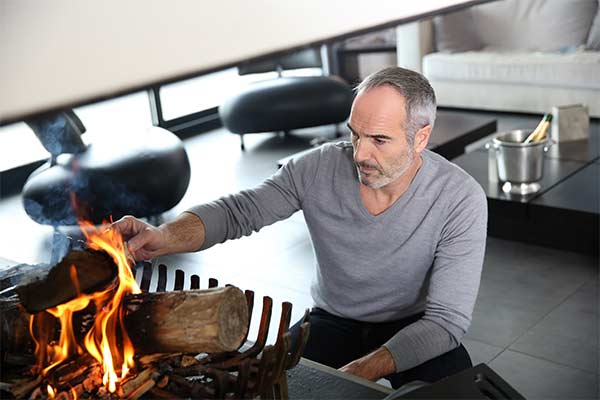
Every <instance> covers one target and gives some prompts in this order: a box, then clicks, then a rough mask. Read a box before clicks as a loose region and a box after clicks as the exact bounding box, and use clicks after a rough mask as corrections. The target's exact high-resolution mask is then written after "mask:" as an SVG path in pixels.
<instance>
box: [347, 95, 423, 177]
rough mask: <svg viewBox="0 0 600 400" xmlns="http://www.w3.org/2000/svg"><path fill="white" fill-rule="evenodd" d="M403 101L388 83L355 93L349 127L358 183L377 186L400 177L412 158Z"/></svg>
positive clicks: (413, 153)
mask: <svg viewBox="0 0 600 400" xmlns="http://www.w3.org/2000/svg"><path fill="white" fill-rule="evenodd" d="M405 121H406V111H405V100H404V97H403V96H402V95H400V94H399V93H398V92H397V91H396V90H395V89H393V88H391V87H389V86H381V87H376V88H373V89H370V90H367V91H365V92H363V93H361V94H359V95H358V96H357V97H356V99H355V100H354V103H353V104H352V112H351V114H350V122H349V123H348V128H350V131H351V134H352V146H353V147H354V163H355V165H356V169H357V171H358V178H359V180H360V182H361V183H362V184H363V185H365V186H367V187H369V188H371V189H379V188H382V187H384V186H386V185H388V184H389V183H391V182H394V181H396V180H397V179H398V178H400V177H401V176H402V175H403V174H404V173H405V172H406V170H407V169H408V168H409V167H410V165H411V164H412V162H413V160H414V159H415V150H414V148H413V147H412V146H410V145H409V143H408V142H407V140H406V133H405V131H404V126H405Z"/></svg>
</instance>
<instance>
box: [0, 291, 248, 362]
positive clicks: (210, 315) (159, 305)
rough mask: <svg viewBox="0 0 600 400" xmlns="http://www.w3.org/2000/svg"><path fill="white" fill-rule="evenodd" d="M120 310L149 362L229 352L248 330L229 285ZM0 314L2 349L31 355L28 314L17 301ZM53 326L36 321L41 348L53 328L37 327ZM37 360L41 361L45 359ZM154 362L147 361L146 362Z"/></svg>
mask: <svg viewBox="0 0 600 400" xmlns="http://www.w3.org/2000/svg"><path fill="white" fill-rule="evenodd" d="M124 307H125V316H124V322H125V325H126V327H127V331H128V332H129V334H130V337H131V340H132V342H133V344H134V347H135V349H136V351H137V352H138V353H141V354H151V355H150V356H147V357H156V358H161V357H169V358H171V357H173V356H174V354H173V353H193V354H195V353H198V352H206V353H212V352H226V351H233V350H236V349H237V348H238V347H239V346H240V345H241V344H242V342H243V340H244V338H245V336H246V330H247V327H248V318H249V315H248V305H247V302H246V297H245V295H244V294H243V293H242V291H241V290H239V289H238V288H236V287H233V286H229V287H225V288H213V289H206V290H192V291H176V292H167V293H165V292H161V293H141V294H136V295H131V296H129V297H127V298H125V300H124ZM0 309H2V311H3V312H2V313H1V314H0V322H1V324H2V325H1V328H2V350H3V351H5V352H7V353H14V354H19V353H21V354H25V353H26V352H29V351H31V350H32V347H33V346H32V340H31V336H30V334H29V319H30V317H31V315H30V314H28V313H27V312H26V311H25V309H24V308H23V307H20V306H19V304H18V302H17V301H16V300H15V299H12V300H10V301H8V300H7V301H2V302H0ZM54 321H56V320H55V319H54V317H52V316H51V315H50V314H48V313H43V314H38V315H37V316H36V319H35V324H34V330H36V331H39V332H41V334H42V335H43V336H44V340H43V342H45V343H50V342H51V341H52V339H53V336H54V329H52V330H48V329H46V330H44V329H38V328H36V325H37V324H46V325H47V326H54V323H55V322H54ZM41 350H45V348H44V347H42V349H41ZM152 353H168V354H165V355H164V356H161V355H155V354H152ZM179 357H181V355H179ZM41 358H42V359H45V355H42V357H41ZM152 361H154V360H153V359H152V358H151V359H149V361H147V362H148V363H149V362H152ZM184 362H185V363H189V364H190V365H191V364H193V363H194V362H195V361H194V360H193V357H186V359H185V360H184Z"/></svg>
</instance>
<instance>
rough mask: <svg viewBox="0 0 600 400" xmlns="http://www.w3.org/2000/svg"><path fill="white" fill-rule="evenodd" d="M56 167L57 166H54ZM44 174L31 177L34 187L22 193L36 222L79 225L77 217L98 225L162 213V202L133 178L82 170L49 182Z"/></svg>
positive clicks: (26, 207) (26, 209)
mask: <svg viewBox="0 0 600 400" xmlns="http://www.w3.org/2000/svg"><path fill="white" fill-rule="evenodd" d="M53 168H57V166H54V167H53ZM43 178H44V174H43V173H41V174H39V175H37V176H34V177H32V178H31V179H32V181H33V180H36V179H41V180H42V182H41V184H37V182H33V183H34V184H32V185H31V186H35V187H34V188H32V190H27V189H28V188H27V186H26V188H25V190H24V192H23V206H24V208H25V211H26V212H27V214H28V215H29V216H30V217H31V218H32V219H33V220H35V221H37V222H39V223H41V224H44V225H52V226H55V227H58V226H64V225H76V224H77V222H78V220H86V221H91V222H93V223H96V224H99V223H101V222H102V221H108V220H109V218H110V217H111V216H112V218H113V219H115V220H116V219H119V218H121V217H122V216H124V215H127V214H134V215H138V216H151V215H155V214H158V213H160V211H161V208H160V204H155V203H153V202H151V201H150V200H149V199H148V197H147V192H148V188H144V187H136V186H135V184H136V183H137V182H136V181H132V179H131V178H132V177H130V179H128V180H127V181H125V180H123V179H124V178H123V177H119V176H113V175H109V174H106V175H105V174H101V173H98V172H89V171H85V170H83V169H79V170H78V171H71V173H69V174H66V175H65V176H61V177H60V179H55V180H54V181H52V182H51V184H46V183H47V182H44V180H45V179H43Z"/></svg>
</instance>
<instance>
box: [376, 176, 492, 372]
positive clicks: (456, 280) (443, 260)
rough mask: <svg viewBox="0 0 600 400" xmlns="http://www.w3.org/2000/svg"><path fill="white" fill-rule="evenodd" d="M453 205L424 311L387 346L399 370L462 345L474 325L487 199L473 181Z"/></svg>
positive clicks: (433, 271)
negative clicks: (464, 337)
mask: <svg viewBox="0 0 600 400" xmlns="http://www.w3.org/2000/svg"><path fill="white" fill-rule="evenodd" d="M472 183H473V184H471V185H468V187H470V190H468V191H467V193H466V194H464V195H462V196H460V197H459V198H458V199H457V201H455V202H454V204H452V205H451V206H449V208H450V209H449V213H448V218H447V219H446V221H445V224H444V227H443V229H442V234H441V239H440V241H439V243H438V245H437V248H436V251H435V257H434V261H433V266H432V268H431V270H430V275H429V285H428V290H427V296H426V303H425V312H424V315H423V317H422V318H421V319H419V320H418V321H416V322H414V323H413V324H410V325H408V326H407V327H405V328H404V329H402V330H400V331H399V332H398V333H397V334H396V335H394V336H393V337H392V338H391V339H390V340H389V341H388V342H387V343H385V344H384V346H385V347H386V348H387V349H388V350H389V351H390V353H391V354H392V357H393V358H394V362H395V364H396V371H397V372H401V371H405V370H408V369H410V368H412V367H415V366H417V365H420V364H422V363H424V362H426V361H428V360H430V359H432V358H435V357H437V356H439V355H442V354H444V353H446V352H448V351H450V350H452V349H454V348H456V347H458V346H459V345H460V342H461V339H462V337H463V336H464V334H465V333H466V332H467V329H468V327H469V325H470V323H471V315H472V313H473V308H474V306H475V299H476V297H477V292H478V290H479V282H480V278H481V269H482V266H483V258H484V254H485V240H486V235H487V201H486V197H485V194H484V192H483V190H482V189H481V187H479V185H478V184H476V183H475V182H472Z"/></svg>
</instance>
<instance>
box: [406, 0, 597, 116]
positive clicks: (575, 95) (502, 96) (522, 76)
mask: <svg viewBox="0 0 600 400" xmlns="http://www.w3.org/2000/svg"><path fill="white" fill-rule="evenodd" d="M598 2H599V0H504V1H497V2H491V3H488V4H484V5H480V6H475V7H472V8H470V9H467V10H464V11H459V12H455V13H452V14H447V15H444V16H439V17H435V18H434V19H433V20H427V21H420V22H417V23H413V24H409V25H402V26H400V27H398V28H397V32H396V37H397V57H398V65H400V66H403V67H406V68H410V69H414V70H418V71H422V72H423V73H424V75H425V76H427V78H428V79H429V80H430V82H431V84H432V86H433V87H434V89H435V91H436V95H437V98H438V103H439V105H441V106H448V107H459V108H471V109H486V110H500V111H517V112H530V113H544V112H548V111H550V110H551V108H552V106H557V105H567V104H576V103H583V104H586V105H587V106H588V109H589V114H590V116H593V117H600V7H599V5H598Z"/></svg>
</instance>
